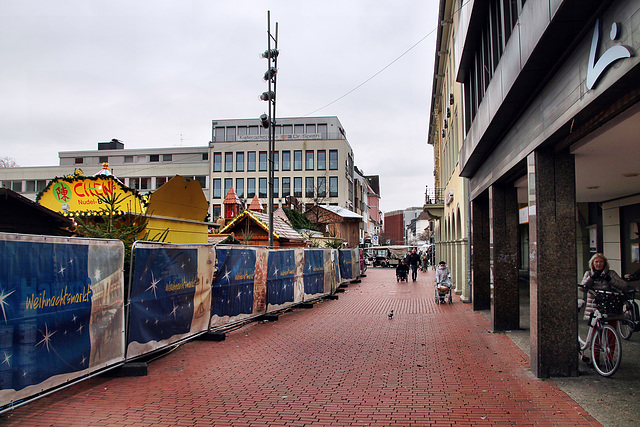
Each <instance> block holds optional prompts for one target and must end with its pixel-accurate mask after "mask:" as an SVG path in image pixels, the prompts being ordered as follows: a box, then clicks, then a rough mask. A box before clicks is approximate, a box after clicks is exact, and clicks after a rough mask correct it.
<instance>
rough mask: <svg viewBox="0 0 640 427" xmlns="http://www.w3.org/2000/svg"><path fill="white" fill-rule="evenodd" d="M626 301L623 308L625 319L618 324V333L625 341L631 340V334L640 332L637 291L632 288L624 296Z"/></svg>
mask: <svg viewBox="0 0 640 427" xmlns="http://www.w3.org/2000/svg"><path fill="white" fill-rule="evenodd" d="M624 297H625V301H624V305H623V306H622V315H623V316H624V319H622V320H620V321H619V322H618V332H620V336H621V337H622V338H624V339H625V340H628V339H630V338H631V334H633V333H634V332H638V331H640V311H639V310H638V303H636V301H635V299H636V298H635V297H636V289H635V288H631V289H629V290H627V292H625V294H624Z"/></svg>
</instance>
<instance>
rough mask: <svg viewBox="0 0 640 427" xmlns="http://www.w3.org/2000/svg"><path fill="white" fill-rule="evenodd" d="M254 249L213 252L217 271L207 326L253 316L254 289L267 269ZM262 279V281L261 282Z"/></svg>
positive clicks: (229, 248)
mask: <svg viewBox="0 0 640 427" xmlns="http://www.w3.org/2000/svg"><path fill="white" fill-rule="evenodd" d="M261 251H263V250H257V249H256V248H253V247H239V248H236V247H223V248H218V249H216V257H217V260H218V271H217V274H216V278H215V281H214V283H213V288H212V298H213V307H212V311H211V315H212V317H211V322H210V326H216V325H224V324H227V323H230V322H234V321H237V320H241V319H246V318H249V317H251V316H253V315H254V314H256V313H254V287H255V286H256V279H258V280H260V279H261V278H262V277H263V275H264V273H263V271H264V270H266V269H265V266H264V265H261V264H264V261H263V259H264V258H265V257H264V256H259V255H258V253H259V252H261ZM262 280H263V279H262Z"/></svg>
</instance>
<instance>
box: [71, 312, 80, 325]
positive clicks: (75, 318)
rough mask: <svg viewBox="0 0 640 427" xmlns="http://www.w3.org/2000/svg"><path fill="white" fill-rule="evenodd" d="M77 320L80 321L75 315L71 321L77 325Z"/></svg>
mask: <svg viewBox="0 0 640 427" xmlns="http://www.w3.org/2000/svg"><path fill="white" fill-rule="evenodd" d="M77 319H78V318H77V317H76V315H75V314H74V315H73V317H72V318H71V320H72V321H73V323H76V320H77Z"/></svg>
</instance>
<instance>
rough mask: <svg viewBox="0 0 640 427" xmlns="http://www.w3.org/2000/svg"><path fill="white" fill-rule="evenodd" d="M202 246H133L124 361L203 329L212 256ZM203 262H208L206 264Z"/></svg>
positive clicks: (208, 297)
mask: <svg viewBox="0 0 640 427" xmlns="http://www.w3.org/2000/svg"><path fill="white" fill-rule="evenodd" d="M209 249H210V248H207V247H206V246H204V245H202V246H198V245H177V244H175V245H171V244H153V243H136V245H135V246H134V249H133V252H134V258H133V259H134V270H133V274H132V280H131V289H130V297H129V302H130V311H129V334H128V339H127V358H132V357H135V356H138V355H140V354H144V353H146V352H149V351H152V350H155V349H157V348H161V347H164V346H167V345H170V344H172V343H174V342H176V341H178V340H181V339H183V338H186V337H189V336H190V335H193V334H195V333H198V332H201V331H203V330H205V329H206V328H207V324H208V318H209V313H210V286H211V284H210V283H211V277H212V276H213V269H212V268H207V266H208V265H213V263H214V259H213V252H212V250H209ZM207 261H208V262H207Z"/></svg>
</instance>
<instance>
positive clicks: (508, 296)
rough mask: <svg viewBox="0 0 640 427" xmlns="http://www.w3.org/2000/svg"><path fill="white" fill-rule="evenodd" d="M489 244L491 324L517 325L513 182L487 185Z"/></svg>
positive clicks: (508, 327) (500, 327)
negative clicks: (510, 183) (511, 183)
mask: <svg viewBox="0 0 640 427" xmlns="http://www.w3.org/2000/svg"><path fill="white" fill-rule="evenodd" d="M489 215H490V219H489V227H490V233H489V235H490V244H491V249H490V251H491V273H492V274H491V280H492V286H491V291H492V292H491V327H492V328H493V330H494V331H506V330H511V329H519V328H520V292H519V290H518V197H517V190H516V188H515V187H514V186H513V185H508V184H507V185H501V184H494V185H492V186H491V187H489Z"/></svg>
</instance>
